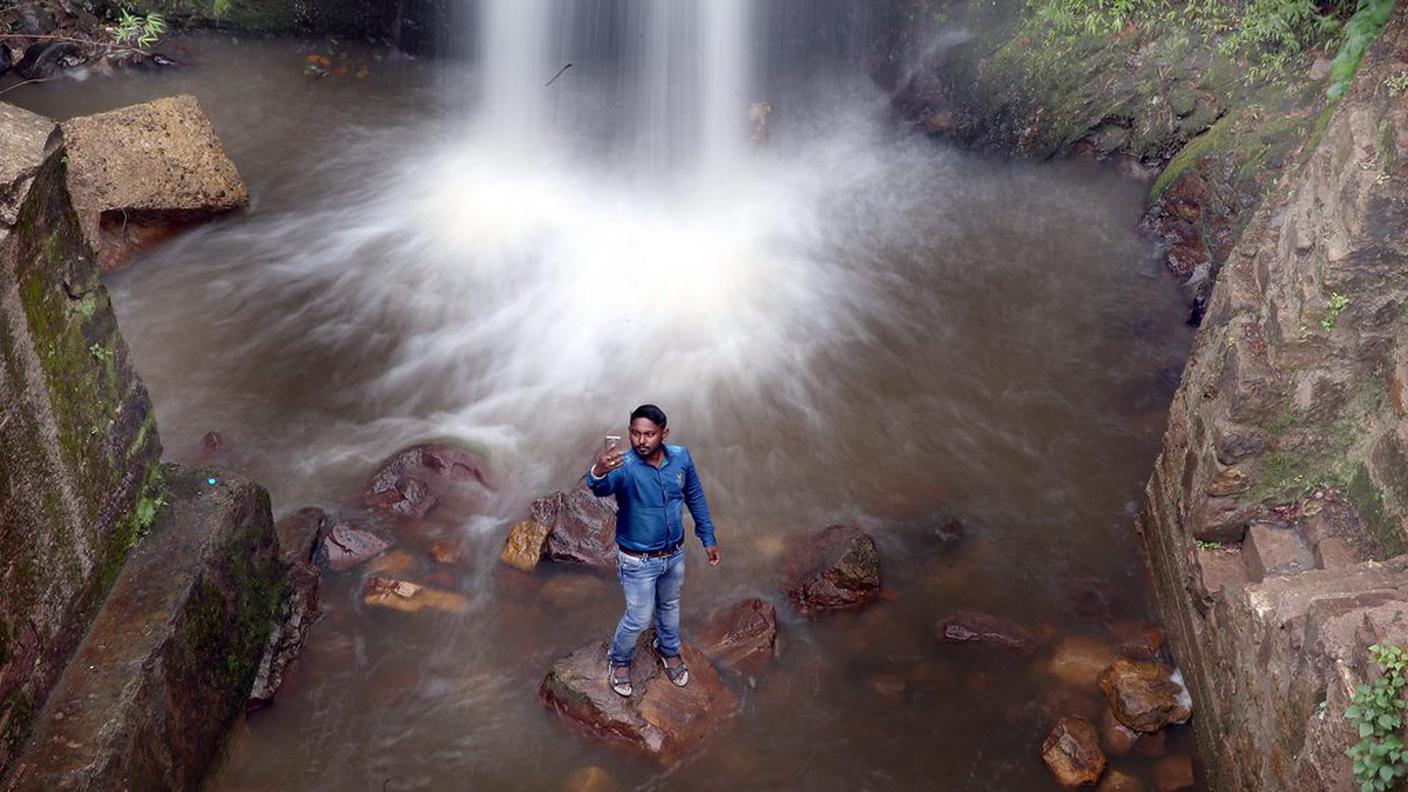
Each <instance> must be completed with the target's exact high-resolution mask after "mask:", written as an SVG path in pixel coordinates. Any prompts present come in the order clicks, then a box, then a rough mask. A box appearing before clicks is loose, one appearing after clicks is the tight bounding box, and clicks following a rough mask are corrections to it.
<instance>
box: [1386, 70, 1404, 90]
mask: <svg viewBox="0 0 1408 792" xmlns="http://www.w3.org/2000/svg"><path fill="white" fill-rule="evenodd" d="M1384 85H1385V86H1387V87H1388V92H1389V93H1391V94H1393V95H1394V96H1398V95H1399V94H1401V93H1403V92H1404V91H1408V71H1402V72H1399V73H1398V74H1395V75H1393V76H1392V77H1386V78H1384Z"/></svg>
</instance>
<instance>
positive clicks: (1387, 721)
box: [1344, 643, 1408, 792]
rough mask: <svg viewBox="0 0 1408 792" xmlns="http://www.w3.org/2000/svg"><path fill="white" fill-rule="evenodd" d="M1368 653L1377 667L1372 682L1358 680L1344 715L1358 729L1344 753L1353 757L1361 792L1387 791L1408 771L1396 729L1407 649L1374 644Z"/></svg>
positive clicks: (1399, 725) (1406, 755) (1400, 723)
mask: <svg viewBox="0 0 1408 792" xmlns="http://www.w3.org/2000/svg"><path fill="white" fill-rule="evenodd" d="M1369 656H1370V657H1371V658H1372V659H1373V661H1374V663H1375V664H1377V665H1378V667H1379V671H1380V673H1379V678H1378V679H1376V680H1374V684H1373V686H1372V687H1371V686H1369V685H1366V684H1364V683H1360V684H1359V686H1358V687H1357V688H1356V690H1355V694H1354V698H1353V699H1352V700H1351V701H1350V705H1349V706H1348V707H1346V708H1345V711H1344V717H1345V719H1346V720H1348V721H1349V722H1350V723H1351V724H1353V725H1354V727H1355V728H1356V729H1357V730H1358V732H1359V742H1357V743H1355V744H1354V745H1353V746H1351V747H1350V748H1349V750H1348V751H1346V752H1345V753H1347V754H1349V757H1350V759H1352V760H1353V761H1354V778H1355V779H1356V780H1357V781H1358V782H1359V789H1360V792H1386V790H1389V789H1392V788H1393V787H1394V785H1395V784H1396V783H1397V781H1398V779H1400V778H1403V777H1404V776H1405V775H1408V749H1405V747H1404V745H1403V740H1402V738H1401V737H1399V736H1398V732H1399V731H1400V730H1401V729H1402V728H1403V710H1404V709H1405V708H1408V704H1405V703H1404V701H1403V686H1404V684H1405V679H1408V677H1405V675H1404V672H1405V668H1408V652H1405V651H1404V650H1403V648H1402V647H1400V646H1395V645H1393V644H1388V643H1382V644H1374V645H1373V646H1371V647H1369Z"/></svg>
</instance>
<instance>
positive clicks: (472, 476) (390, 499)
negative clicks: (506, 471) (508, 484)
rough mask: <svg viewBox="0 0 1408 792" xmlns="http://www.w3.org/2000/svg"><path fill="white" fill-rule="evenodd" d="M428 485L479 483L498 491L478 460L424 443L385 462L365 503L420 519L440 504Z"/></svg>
mask: <svg viewBox="0 0 1408 792" xmlns="http://www.w3.org/2000/svg"><path fill="white" fill-rule="evenodd" d="M427 481H436V482H441V483H449V482H476V483H478V484H479V485H481V486H483V487H485V488H487V489H490V490H492V489H495V486H494V484H493V483H492V480H491V478H490V475H489V473H488V472H487V467H486V466H485V465H484V462H483V461H482V460H480V459H479V457H477V456H475V455H474V454H471V453H470V452H468V451H466V450H464V449H462V448H455V447H454V446H447V445H443V444H440V443H423V444H421V445H415V446H411V447H410V448H405V449H402V450H400V451H397V452H396V453H395V454H392V455H391V457H390V458H388V459H387V460H386V461H385V462H382V463H381V465H380V466H379V467H378V468H377V472H376V475H374V476H372V478H371V481H369V482H368V483H367V488H366V492H365V493H364V494H363V495H362V501H363V502H364V503H365V504H366V505H367V506H370V507H372V508H374V509H377V510H380V511H384V512H388V513H390V514H394V515H397V516H400V517H408V518H412V519H420V518H422V517H424V516H425V515H426V514H427V513H428V512H429V511H430V510H431V509H432V508H434V507H435V504H436V502H437V499H436V497H435V494H434V493H433V492H432V491H431V488H430V485H429V484H427V483H426V482H427Z"/></svg>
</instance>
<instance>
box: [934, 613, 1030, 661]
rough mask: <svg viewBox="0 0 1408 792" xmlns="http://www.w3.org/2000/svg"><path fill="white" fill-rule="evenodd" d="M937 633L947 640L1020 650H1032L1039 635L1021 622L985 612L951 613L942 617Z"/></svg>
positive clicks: (936, 627) (948, 641) (949, 641)
mask: <svg viewBox="0 0 1408 792" xmlns="http://www.w3.org/2000/svg"><path fill="white" fill-rule="evenodd" d="M934 632H935V633H936V634H937V635H938V637H939V640H941V641H943V642H945V643H961V644H978V645H982V646H990V647H993V648H996V649H1015V650H1017V651H1019V652H1030V651H1032V650H1034V649H1036V646H1037V643H1038V642H1037V637H1036V635H1034V634H1033V633H1032V631H1031V630H1028V629H1027V628H1026V627H1023V626H1022V625H1021V624H1019V623H1017V622H1015V621H1012V620H1011V619H1004V618H1003V617H1001V616H994V615H992V614H991V613H983V612H981V611H958V612H957V613H951V614H949V615H948V616H945V617H943V618H942V619H939V621H938V623H937V624H936V625H935V626H934Z"/></svg>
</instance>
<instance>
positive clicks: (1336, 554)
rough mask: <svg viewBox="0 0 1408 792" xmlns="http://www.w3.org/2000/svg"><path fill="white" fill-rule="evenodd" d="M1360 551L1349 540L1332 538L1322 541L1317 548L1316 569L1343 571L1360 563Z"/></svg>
mask: <svg viewBox="0 0 1408 792" xmlns="http://www.w3.org/2000/svg"><path fill="white" fill-rule="evenodd" d="M1360 560H1361V559H1360V557H1359V551H1358V550H1355V549H1354V545H1351V544H1350V543H1349V542H1348V541H1347V540H1345V539H1342V538H1340V537H1338V536H1331V537H1327V538H1325V539H1322V540H1320V544H1318V545H1316V546H1315V568H1316V569H1341V568H1343V567H1351V566H1354V565H1355V564H1357V563H1359V562H1360Z"/></svg>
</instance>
